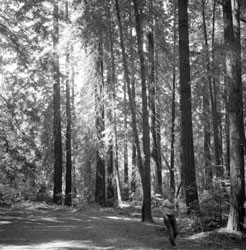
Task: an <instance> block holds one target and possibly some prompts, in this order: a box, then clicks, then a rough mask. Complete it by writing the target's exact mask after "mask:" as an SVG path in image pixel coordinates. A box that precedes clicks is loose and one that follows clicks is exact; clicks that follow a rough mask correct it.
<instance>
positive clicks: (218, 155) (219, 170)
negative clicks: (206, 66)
mask: <svg viewBox="0 0 246 250" xmlns="http://www.w3.org/2000/svg"><path fill="white" fill-rule="evenodd" d="M216 5H217V3H216V1H214V3H213V21H212V68H215V54H214V47H215V16H216ZM210 79H211V81H209V92H210V100H211V108H212V124H213V137H214V138H213V139H214V158H215V174H216V177H217V178H221V177H223V165H222V136H221V115H220V111H219V110H218V105H217V104H218V94H217V92H218V91H217V89H218V87H217V86H216V79H215V77H210Z"/></svg>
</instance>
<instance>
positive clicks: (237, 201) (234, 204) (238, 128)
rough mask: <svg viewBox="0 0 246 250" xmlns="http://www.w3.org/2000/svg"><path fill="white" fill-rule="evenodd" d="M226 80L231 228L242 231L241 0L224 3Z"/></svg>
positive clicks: (229, 222) (243, 187)
mask: <svg viewBox="0 0 246 250" xmlns="http://www.w3.org/2000/svg"><path fill="white" fill-rule="evenodd" d="M223 12H224V25H225V48H226V49H225V53H226V78H227V83H228V86H227V88H228V95H229V96H228V100H229V103H228V113H229V136H230V179H231V201H230V214H229V219H228V224H227V228H228V229H229V230H233V231H242V230H243V223H244V214H245V210H244V199H245V179H244V178H245V177H244V172H245V171H244V145H245V142H244V141H245V135H244V123H243V101H242V100H243V99H242V76H241V74H242V72H241V40H240V1H239V0H231V1H230V0H224V1H223Z"/></svg>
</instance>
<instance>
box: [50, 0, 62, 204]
mask: <svg viewBox="0 0 246 250" xmlns="http://www.w3.org/2000/svg"><path fill="white" fill-rule="evenodd" d="M58 12H59V9H58V0H55V1H54V3H53V69H52V70H53V88H54V92H53V102H54V103H53V105H54V128H53V129H54V131H53V132H54V192H53V201H54V202H55V203H56V204H61V203H62V138H61V114H60V112H61V111H60V66H59V55H58V53H57V46H58V43H59V18H58V14H59V13H58Z"/></svg>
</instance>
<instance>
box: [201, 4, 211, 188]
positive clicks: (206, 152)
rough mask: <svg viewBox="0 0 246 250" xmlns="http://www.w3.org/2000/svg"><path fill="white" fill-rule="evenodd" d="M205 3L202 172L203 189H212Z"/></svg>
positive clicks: (208, 64)
mask: <svg viewBox="0 0 246 250" xmlns="http://www.w3.org/2000/svg"><path fill="white" fill-rule="evenodd" d="M205 8H206V6H205V2H204V0H202V17H203V30H204V32H203V33H204V43H205V54H206V58H205V60H206V65H205V67H206V79H205V81H204V86H203V123H204V170H205V188H206V189H209V188H211V187H212V182H213V172H212V164H211V153H210V148H211V131H210V130H211V128H210V120H211V119H210V105H209V86H211V84H212V80H211V76H210V75H211V72H210V71H211V70H210V69H211V66H210V57H209V47H208V36H207V25H206V13H205Z"/></svg>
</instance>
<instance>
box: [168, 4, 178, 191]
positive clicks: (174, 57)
mask: <svg viewBox="0 0 246 250" xmlns="http://www.w3.org/2000/svg"><path fill="white" fill-rule="evenodd" d="M176 23H177V4H176V0H175V1H174V17H173V86H172V123H171V157H170V168H169V173H170V187H171V188H172V189H173V190H174V191H175V175H174V169H175V168H174V167H175V166H174V142H175V119H176V112H175V110H176V43H177V29H176V28H177V27H176V26H177V25H176Z"/></svg>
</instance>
